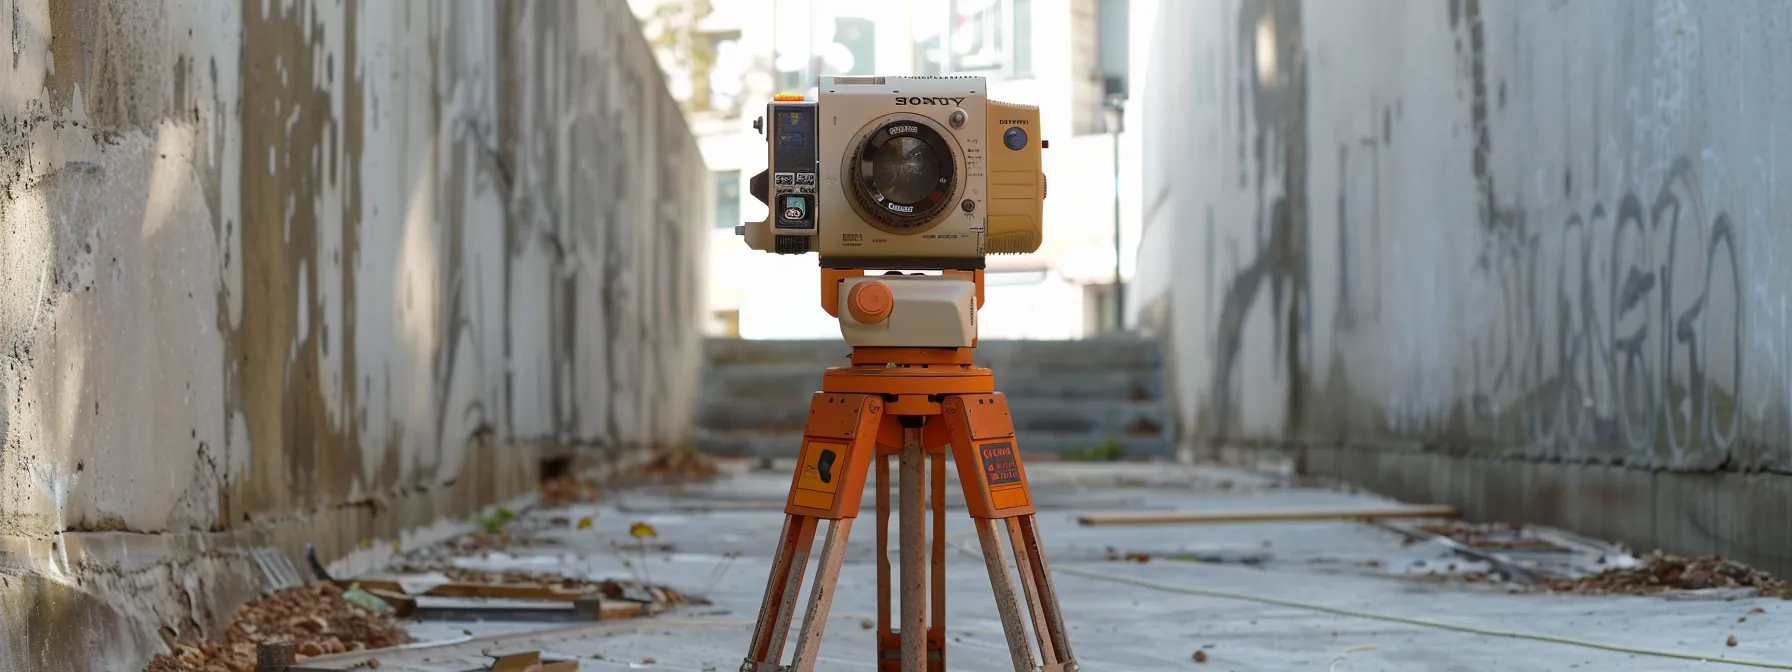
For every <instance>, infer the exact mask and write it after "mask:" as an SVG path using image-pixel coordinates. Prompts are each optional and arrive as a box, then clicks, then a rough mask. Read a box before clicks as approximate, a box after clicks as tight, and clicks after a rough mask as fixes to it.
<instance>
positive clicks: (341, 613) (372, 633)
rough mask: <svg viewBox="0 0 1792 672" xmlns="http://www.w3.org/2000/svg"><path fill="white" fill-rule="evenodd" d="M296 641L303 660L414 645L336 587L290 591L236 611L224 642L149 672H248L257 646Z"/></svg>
mask: <svg viewBox="0 0 1792 672" xmlns="http://www.w3.org/2000/svg"><path fill="white" fill-rule="evenodd" d="M283 641H284V642H291V643H292V645H293V651H295V652H296V653H297V655H298V658H299V659H300V660H303V659H305V658H309V657H312V656H321V655H325V654H330V653H342V652H345V651H360V650H364V649H382V648H386V647H390V646H398V645H400V644H405V643H408V642H410V637H409V636H408V635H406V634H405V631H404V628H403V627H401V626H399V624H398V621H397V619H395V618H393V617H392V615H390V614H386V613H380V612H375V611H372V610H369V609H366V608H363V607H362V606H360V605H358V604H355V603H353V602H350V601H348V600H346V599H344V598H343V595H342V589H341V588H339V587H337V586H336V585H335V584H331V583H324V582H316V583H312V584H311V585H308V586H301V587H298V588H288V589H286V590H281V591H278V592H275V593H273V594H271V595H268V596H267V597H264V598H262V599H259V600H256V601H254V602H250V603H248V604H245V605H243V606H241V607H239V608H237V611H236V615H235V616H233V617H232V618H231V620H230V627H229V628H227V629H226V630H225V633H224V641H222V642H215V641H214V642H204V643H191V644H179V645H177V646H175V650H174V652H173V653H164V654H161V655H158V656H156V657H155V659H154V660H152V661H150V664H149V667H148V668H147V670H146V672H175V671H177V670H179V671H202V672H248V671H250V670H254V669H255V657H256V652H255V650H256V646H257V645H258V644H261V643H264V642H267V643H273V642H283Z"/></svg>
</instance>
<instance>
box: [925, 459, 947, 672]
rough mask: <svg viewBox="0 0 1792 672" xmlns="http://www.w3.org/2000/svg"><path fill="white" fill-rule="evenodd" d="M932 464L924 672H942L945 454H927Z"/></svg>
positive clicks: (944, 666) (944, 643)
mask: <svg viewBox="0 0 1792 672" xmlns="http://www.w3.org/2000/svg"><path fill="white" fill-rule="evenodd" d="M928 456H929V460H930V461H931V462H932V463H933V488H932V490H931V493H930V495H929V496H928V501H929V502H931V503H932V505H933V539H932V541H933V566H932V568H931V570H932V573H931V574H930V575H929V576H931V577H932V578H933V595H932V600H931V602H932V603H933V614H932V615H931V618H930V619H929V620H928V621H927V672H946V454H945V451H943V450H942V451H939V452H933V451H929V454H928Z"/></svg>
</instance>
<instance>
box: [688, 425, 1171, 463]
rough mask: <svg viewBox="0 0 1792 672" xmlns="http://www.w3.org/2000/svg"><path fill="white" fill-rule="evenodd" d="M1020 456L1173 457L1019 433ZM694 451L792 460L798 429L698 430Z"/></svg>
mask: <svg viewBox="0 0 1792 672" xmlns="http://www.w3.org/2000/svg"><path fill="white" fill-rule="evenodd" d="M1017 438H1018V439H1019V443H1020V445H1021V451H1022V453H1023V454H1024V453H1051V454H1057V455H1064V456H1065V457H1066V458H1067V459H1090V458H1093V457H1097V456H1102V457H1106V456H1108V447H1107V446H1108V445H1109V444H1110V442H1111V444H1112V445H1114V446H1116V447H1117V448H1118V456H1117V458H1118V459H1158V458H1170V457H1172V456H1174V454H1175V450H1174V448H1173V446H1172V445H1171V442H1170V438H1169V437H1167V436H1162V435H1158V436H1112V437H1110V436H1108V435H1106V434H1099V433H1090V432H1021V433H1020V435H1019V436H1018V437H1017ZM696 444H697V449H698V450H700V451H703V452H704V453H708V454H712V455H723V456H729V457H772V458H792V457H796V455H797V450H798V449H799V448H801V447H802V444H803V433H802V431H801V430H798V431H792V432H718V431H714V430H698V431H697V432H696Z"/></svg>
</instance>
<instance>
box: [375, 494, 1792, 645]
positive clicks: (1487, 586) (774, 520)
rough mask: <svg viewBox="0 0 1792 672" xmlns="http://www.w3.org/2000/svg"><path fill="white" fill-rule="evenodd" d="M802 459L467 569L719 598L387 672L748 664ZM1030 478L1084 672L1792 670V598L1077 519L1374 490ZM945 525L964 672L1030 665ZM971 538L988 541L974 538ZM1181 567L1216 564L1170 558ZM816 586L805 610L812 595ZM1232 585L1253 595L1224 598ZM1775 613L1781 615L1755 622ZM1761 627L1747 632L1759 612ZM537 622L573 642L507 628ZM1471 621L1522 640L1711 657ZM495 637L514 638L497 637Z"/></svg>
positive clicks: (857, 582) (958, 532)
mask: <svg viewBox="0 0 1792 672" xmlns="http://www.w3.org/2000/svg"><path fill="white" fill-rule="evenodd" d="M784 467H785V465H779V468H778V469H777V470H775V471H773V472H751V471H748V470H746V469H745V468H744V467H743V466H737V467H735V468H732V469H729V470H728V471H727V472H726V475H725V476H724V478H722V479H721V480H719V481H717V482H714V483H711V484H706V485H703V486H692V487H684V488H672V487H660V488H644V489H640V490H634V491H628V492H622V493H616V494H615V495H614V496H613V497H611V498H610V499H609V500H607V501H605V502H604V503H602V504H599V505H585V506H577V507H570V508H568V509H557V510H538V511H532V512H530V513H528V514H527V516H526V517H527V518H528V519H529V520H530V521H532V526H535V527H543V528H546V529H545V530H544V531H542V532H541V533H540V534H539V535H538V536H537V539H538V542H537V545H533V546H526V547H513V548H510V549H507V550H506V551H505V552H501V553H492V554H487V555H483V556H472V557H459V558H456V559H455V560H454V562H455V564H458V565H461V566H465V567H470V568H485V569H500V568H501V569H528V570H539V571H557V572H564V573H567V574H572V575H588V576H594V577H604V576H611V577H614V576H629V575H630V573H631V572H632V571H639V570H631V569H628V568H626V567H625V566H624V560H625V558H626V559H627V560H628V561H629V562H632V563H635V564H641V565H642V569H644V570H645V573H646V574H648V575H649V576H650V578H651V579H652V580H653V581H656V582H661V583H667V584H670V585H672V586H674V587H677V588H680V589H682V590H685V591H687V592H694V593H699V594H704V595H707V596H708V597H710V598H711V599H712V600H713V604H710V605H704V606H693V607H684V608H680V609H678V610H676V611H674V612H672V613H668V614H665V615H662V616H659V617H657V618H655V619H650V620H640V621H631V622H616V623H602V624H596V625H590V626H582V627H575V628H571V629H564V628H565V625H564V624H555V625H545V624H542V625H534V626H531V625H528V624H514V623H511V624H464V623H420V624H415V625H413V626H412V628H411V629H412V632H413V633H414V634H415V635H416V636H417V637H418V638H419V639H422V640H426V641H436V642H443V641H452V640H455V639H460V640H469V639H471V640H472V641H467V642H464V643H462V644H459V645H442V646H425V647H422V648H418V649H415V650H414V651H412V652H411V653H409V654H405V655H402V656H398V655H387V656H385V657H383V658H382V660H381V663H382V665H381V669H383V670H394V669H397V670H447V669H472V667H473V666H477V665H478V664H479V663H481V662H482V661H487V660H489V658H487V657H486V654H490V653H492V652H496V651H512V650H519V649H531V648H533V649H540V650H541V651H543V653H544V654H547V655H550V656H553V655H559V656H565V657H577V658H579V659H580V669H581V670H600V671H610V670H688V671H691V672H698V671H705V670H720V671H724V672H732V671H733V670H735V669H737V668H738V666H739V665H740V661H741V658H742V654H743V653H744V648H745V646H746V642H747V639H748V636H749V634H750V629H751V620H752V619H753V618H754V616H755V613H756V610H757V606H758V603H759V599H760V597H761V593H762V591H763V588H764V582H765V579H766V574H767V571H768V567H769V564H770V560H769V557H768V556H769V552H770V551H771V549H772V547H773V545H774V544H775V542H776V538H777V535H778V532H779V529H780V525H781V523H782V514H781V512H780V511H778V510H777V508H776V505H775V502H776V500H778V499H779V498H781V497H782V494H783V492H784V488H785V487H786V485H787V484H788V482H789V480H788V476H787V473H788V472H787V471H786V470H785V468H784ZM1029 472H1030V475H1031V476H1032V479H1033V482H1034V492H1035V493H1036V496H1037V499H1038V501H1039V504H1040V509H1041V512H1040V516H1039V518H1040V522H1041V527H1042V529H1043V534H1044V536H1045V541H1046V544H1047V549H1048V550H1047V553H1048V556H1049V559H1050V561H1051V563H1052V566H1053V569H1054V576H1055V578H1056V581H1057V585H1058V588H1059V591H1060V593H1061V599H1062V602H1063V607H1064V609H1065V612H1066V618H1067V620H1068V621H1069V622H1070V626H1071V637H1072V643H1073V644H1074V646H1075V649H1076V652H1077V654H1078V659H1079V662H1081V663H1082V668H1083V669H1084V670H1089V671H1091V672H1095V671H1100V672H1159V671H1162V670H1179V669H1214V670H1233V671H1237V672H1245V671H1265V672H1269V671H1273V672H1283V671H1286V670H1335V671H1338V672H1359V671H1372V670H1389V671H1395V670H1398V671H1405V670H1415V671H1430V670H1437V671H1470V670H1490V671H1491V670H1538V671H1543V670H1613V671H1618V670H1637V671H1653V670H1663V671H1666V670H1685V669H1748V668H1742V667H1737V666H1734V665H1728V664H1719V661H1722V660H1725V657H1726V656H1727V657H1729V658H1731V659H1738V658H1748V659H1755V660H1763V661H1780V662H1782V663H1785V664H1786V665H1787V667H1786V669H1792V653H1787V652H1788V651H1792V635H1788V634H1787V629H1786V628H1785V624H1786V622H1787V620H1788V619H1792V608H1789V606H1788V605H1787V604H1786V603H1785V602H1784V601H1781V600H1770V599H1759V598H1745V597H1739V596H1737V595H1736V594H1734V593H1727V594H1726V593H1708V594H1687V593H1682V594H1673V595H1668V596H1651V597H1634V596H1585V595H1560V594H1538V593H1516V594H1515V593H1512V592H1510V591H1511V590H1512V588H1511V587H1510V586H1508V585H1503V584H1497V583H1467V582H1462V581H1451V580H1445V579H1439V578H1437V577H1432V576H1430V574H1431V573H1432V572H1434V571H1435V572H1438V573H1444V574H1448V573H1450V572H1452V571H1454V572H1464V571H1471V570H1475V569H1482V570H1484V569H1485V567H1479V568H1477V567H1476V566H1475V564H1474V563H1472V562H1469V561H1466V560H1464V559H1461V558H1456V557H1451V556H1450V555H1449V554H1448V552H1447V551H1445V550H1444V549H1442V548H1440V547H1437V546H1433V545H1427V544H1415V545H1408V544H1404V543H1402V542H1403V539H1402V538H1401V537H1400V536H1399V535H1396V534H1394V533H1392V532H1389V531H1387V530H1383V529H1379V528H1376V527H1372V526H1368V525H1363V524H1359V523H1350V522H1336V523H1333V522H1300V523H1270V524H1226V525H1204V526H1159V527H1095V528H1090V527H1080V526H1078V525H1077V524H1076V522H1075V520H1074V516H1075V514H1077V513H1083V512H1089V511H1112V510H1126V509H1135V508H1164V509H1202V508H1238V507H1252V508H1273V507H1291V506H1309V505H1315V504H1325V503H1356V504H1363V503H1366V502H1370V501H1374V500H1375V498H1373V497H1371V496H1368V495H1363V494H1351V493H1346V492H1340V491H1332V490H1318V489H1297V488H1290V487H1283V486H1281V485H1280V484H1278V483H1277V482H1276V481H1275V480H1274V479H1271V478H1268V477H1264V476H1256V475H1251V474H1245V473H1240V472H1230V471H1224V470H1216V469H1207V468H1196V467H1183V466H1171V465H1158V464H1149V465H1145V464H1085V463H1036V464H1029ZM950 487H955V486H949V489H950ZM869 499H870V497H869V494H868V495H867V502H866V515H865V516H864V517H862V518H861V519H860V523H859V524H858V525H856V526H855V528H854V530H853V537H852V540H851V543H850V546H849V554H848V557H847V560H846V565H845V567H844V569H843V570H842V573H841V578H840V584H839V589H838V592H837V595H836V597H835V601H834V605H833V610H832V613H833V618H832V620H831V623H830V625H829V629H828V631H827V635H826V638H825V640H824V643H823V646H822V656H823V657H822V662H821V664H820V666H819V669H822V670H871V669H874V668H873V666H872V655H873V654H872V651H873V646H872V639H873V637H872V631H871V630H869V629H865V628H864V627H862V625H861V621H862V619H866V618H870V617H871V616H872V615H873V614H872V611H873V609H874V607H875V599H876V593H875V585H874V576H875V574H874V572H875V566H874V564H873V562H872V560H873V544H874V538H873V528H872V525H871V522H872V521H871V518H870V516H869V512H870V511H871V510H872V509H871V507H870V502H869ZM954 499H955V498H954ZM951 503H952V502H951V501H949V504H951ZM585 515H593V516H595V518H594V522H595V525H594V526H593V527H592V529H589V530H583V531H581V530H576V529H573V528H574V526H572V525H565V524H561V525H553V524H550V523H548V522H547V521H551V520H553V519H556V518H564V519H567V520H569V521H576V520H577V519H578V518H580V517H582V516H585ZM637 520H641V521H646V522H648V523H650V524H652V525H653V526H654V527H655V528H657V531H658V534H659V538H658V540H657V541H659V542H661V543H664V544H670V545H671V546H672V548H673V550H671V551H670V552H657V553H650V554H648V555H647V557H646V562H645V563H642V562H641V559H640V558H639V557H638V556H637V555H636V553H635V552H634V551H613V550H612V543H617V544H623V545H625V546H627V545H632V544H633V541H632V540H631V539H630V538H629V537H628V533H627V530H628V526H629V523H631V522H633V521H637ZM892 527H894V524H892ZM947 534H948V539H949V541H950V542H952V544H953V546H954V551H953V552H952V553H950V557H949V558H948V562H947V592H948V595H949V599H950V604H949V607H948V615H947V620H948V625H947V630H948V634H949V641H948V647H947V660H948V662H949V669H951V670H954V671H958V670H964V671H967V672H969V671H980V670H991V671H994V670H1009V669H1012V668H1011V666H1010V665H1009V663H1008V657H1007V653H1006V650H1005V648H1004V643H1003V641H1004V640H1003V636H1002V631H1001V625H1000V622H999V621H998V620H997V616H996V611H995V605H994V600H993V599H992V597H991V595H990V591H989V588H988V578H987V574H986V573H985V571H984V569H983V566H982V564H981V561H980V560H978V559H977V558H976V557H974V554H973V553H972V551H973V550H974V540H975V536H974V532H973V530H972V527H971V524H970V521H969V520H968V519H967V518H966V517H965V516H964V514H963V511H962V509H957V510H949V511H948V525H947ZM967 541H969V542H973V544H972V545H966V544H964V543H963V542H967ZM1110 549H1112V550H1110ZM1115 552H1119V553H1122V554H1124V553H1128V552H1136V553H1148V554H1150V555H1151V556H1152V559H1151V560H1150V561H1148V562H1144V563H1139V562H1129V561H1124V560H1112V559H1110V557H1111V555H1112V554H1113V553H1115ZM730 553H738V554H741V556H740V557H739V559H738V560H735V561H732V562H727V561H725V560H724V556H725V555H726V554H730ZM1177 556H1182V557H1188V556H1197V557H1206V558H1213V559H1217V561H1209V562H1201V561H1191V560H1179V559H1172V558H1174V557H1177ZM804 587H805V599H806V593H807V588H808V584H807V583H805V586H804ZM1201 591H1207V592H1205V593H1203V592H1201ZM1191 592H1193V593H1198V594H1191ZM1228 594H1229V595H1232V596H1233V597H1236V598H1239V599H1225V598H1224V597H1223V596H1224V595H1228ZM1253 600H1254V601H1253ZM1278 601H1279V602H1278ZM1755 607H1759V608H1760V609H1762V610H1763V613H1756V614H1750V613H1749V612H1750V610H1751V608H1755ZM1319 609H1334V610H1355V611H1361V612H1373V614H1372V615H1379V616H1381V617H1386V618H1392V619H1400V620H1385V619H1379V620H1378V618H1375V617H1371V616H1372V615H1371V614H1353V615H1347V614H1343V613H1335V612H1327V611H1321V610H1319ZM1744 616H1746V617H1747V620H1746V622H1739V621H1738V619H1739V618H1742V617H1744ZM1452 627H1454V628H1459V629H1450V628H1452ZM532 628H562V629H563V630H561V631H560V632H557V633H545V634H537V635H534V636H509V637H507V638H506V637H500V636H501V635H506V634H507V633H516V632H521V631H525V630H529V629H532ZM1461 629H1480V630H1483V631H1524V632H1528V633H1536V634H1539V635H1551V636H1557V637H1564V638H1572V639H1577V640H1587V641H1589V642H1593V643H1602V644H1607V645H1613V646H1624V647H1640V648H1647V649H1660V650H1670V651H1672V652H1683V653H1686V654H1691V655H1694V656H1709V657H1710V659H1711V660H1710V662H1705V663H1700V662H1696V661H1692V660H1684V659H1671V658H1664V657H1660V656H1652V655H1644V654H1639V653H1634V652H1622V651H1612V650H1602V649H1599V648H1591V647H1589V646H1581V645H1573V644H1567V643H1557V642H1543V641H1528V640H1525V639H1515V638H1512V637H1508V636H1499V635H1496V634H1489V633H1487V632H1479V633H1477V632H1464V631H1461ZM793 630H794V628H793ZM466 632H471V635H470V636H469V635H467V634H466ZM1731 636H1734V637H1736V639H1737V644H1736V645H1735V646H1733V647H1732V646H1728V645H1727V644H1726V640H1727V639H1728V638H1729V637H1731ZM491 637H498V638H497V639H487V638H491ZM793 639H794V633H793ZM1196 651H1201V652H1203V653H1204V654H1205V657H1206V661H1205V662H1204V663H1198V662H1196V661H1195V660H1193V654H1194V653H1195V652H1196ZM1755 669H1759V668H1755Z"/></svg>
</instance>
